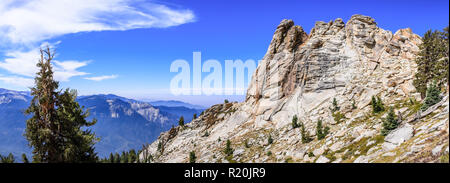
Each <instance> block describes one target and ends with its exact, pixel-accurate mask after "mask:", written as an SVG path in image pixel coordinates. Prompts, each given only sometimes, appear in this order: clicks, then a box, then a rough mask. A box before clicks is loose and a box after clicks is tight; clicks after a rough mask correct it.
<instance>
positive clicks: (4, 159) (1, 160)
mask: <svg viewBox="0 0 450 183" xmlns="http://www.w3.org/2000/svg"><path fill="white" fill-rule="evenodd" d="M15 162H16V159H15V158H14V155H13V154H12V153H9V154H8V156H3V155H1V154H0V163H15Z"/></svg>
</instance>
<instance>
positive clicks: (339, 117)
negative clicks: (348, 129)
mask: <svg viewBox="0 0 450 183" xmlns="http://www.w3.org/2000/svg"><path fill="white" fill-rule="evenodd" d="M331 115H332V116H333V118H334V121H335V122H336V123H337V124H339V123H341V122H342V120H343V119H345V116H344V115H343V114H342V113H341V112H339V111H338V112H336V113H333V114H331Z"/></svg>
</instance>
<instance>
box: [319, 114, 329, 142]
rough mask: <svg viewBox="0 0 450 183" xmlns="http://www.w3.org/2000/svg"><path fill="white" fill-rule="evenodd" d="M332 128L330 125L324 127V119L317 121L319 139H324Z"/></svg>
mask: <svg viewBox="0 0 450 183" xmlns="http://www.w3.org/2000/svg"><path fill="white" fill-rule="evenodd" d="M329 130H330V128H329V127H323V126H322V119H319V120H318V121H317V127H316V135H317V140H322V139H323V138H325V137H326V136H327V135H328V132H329Z"/></svg>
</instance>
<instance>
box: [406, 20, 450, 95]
mask: <svg viewBox="0 0 450 183" xmlns="http://www.w3.org/2000/svg"><path fill="white" fill-rule="evenodd" d="M448 34H449V28H448V26H447V27H446V28H444V31H443V32H441V31H437V30H436V31H431V30H428V31H427V32H426V33H425V34H424V36H423V37H422V44H421V45H419V49H420V51H419V54H418V56H417V58H416V60H415V61H416V63H417V72H416V74H415V78H414V81H413V84H414V86H415V87H416V89H417V91H418V92H419V93H420V94H421V96H422V98H425V97H426V90H427V85H428V84H429V83H431V82H432V81H436V82H437V86H438V87H439V88H441V87H442V86H443V85H444V84H447V86H448V83H449V75H448V72H449V65H448V61H449V56H448V52H449V49H448V48H449V39H448Z"/></svg>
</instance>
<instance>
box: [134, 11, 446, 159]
mask: <svg viewBox="0 0 450 183" xmlns="http://www.w3.org/2000/svg"><path fill="white" fill-rule="evenodd" d="M420 43H421V38H420V37H419V36H418V35H416V34H414V33H413V32H412V31H411V29H409V28H407V29H401V30H398V31H397V32H395V33H394V34H392V32H390V31H387V30H383V29H381V28H379V27H378V26H377V24H376V22H375V21H374V19H373V18H371V17H368V16H363V15H354V16H352V17H351V19H350V20H349V21H348V22H347V23H344V22H343V20H342V19H340V18H338V19H336V20H334V21H330V22H328V23H326V22H321V21H319V22H316V24H315V26H314V28H313V29H312V30H311V31H310V33H309V34H307V33H306V32H305V31H304V30H303V28H302V27H301V26H298V25H294V22H293V21H292V20H283V21H282V22H281V23H280V25H279V26H278V27H277V29H276V31H275V34H274V36H273V39H272V42H271V43H270V45H269V48H268V50H267V53H266V55H265V56H264V58H263V61H262V62H261V63H260V64H259V66H258V68H257V69H256V71H255V73H254V74H253V76H252V80H251V83H250V85H249V88H248V91H247V96H246V100H245V101H244V102H242V103H227V104H219V105H215V106H213V107H211V108H210V109H207V110H206V111H205V112H204V113H203V114H202V115H200V116H199V117H198V118H197V119H195V120H193V122H192V123H189V124H187V125H186V126H185V127H176V128H173V129H171V130H170V131H168V132H165V133H162V134H161V135H160V137H159V138H158V140H156V141H155V142H154V143H152V144H150V145H148V146H147V147H145V148H144V149H143V151H142V153H141V154H140V158H141V160H144V159H145V158H146V157H147V159H151V160H152V162H188V161H189V152H191V151H194V152H195V154H196V156H197V162H439V161H441V159H445V158H447V161H448V144H449V138H448V129H449V120H448V119H449V118H448V114H449V112H448V93H446V94H445V97H444V100H443V101H442V102H441V103H439V104H436V105H435V106H433V107H431V108H430V109H429V111H426V112H423V113H418V107H419V105H420V96H419V94H417V93H415V88H414V86H413V85H412V80H413V77H414V73H415V71H416V64H415V62H414V61H413V59H414V58H415V55H416V54H417V52H418V51H419V48H418V45H419V44H420ZM372 96H379V97H381V99H382V100H383V102H384V105H385V106H386V108H388V106H392V107H394V109H395V111H396V113H397V114H401V119H402V121H401V124H400V126H399V127H398V128H397V129H396V130H394V131H392V132H391V133H390V134H388V135H387V136H386V137H385V136H381V135H380V131H381V128H382V118H384V117H385V116H386V115H387V114H386V113H387V112H383V113H381V114H372V112H371V107H370V105H369V104H370V101H371V97H372ZM333 98H336V100H337V102H338V105H339V106H340V110H339V112H340V113H341V114H342V115H343V116H342V119H337V118H336V119H335V115H332V114H333V112H332V111H331V109H330V107H331V103H332V101H333ZM353 103H354V104H355V107H353V105H352V104H353ZM294 115H296V116H298V119H299V122H302V123H303V124H304V125H305V129H306V130H307V131H308V132H309V134H311V135H312V136H313V137H315V136H314V135H315V133H316V124H317V121H318V120H319V119H322V121H323V123H324V125H325V126H328V127H330V133H329V134H328V135H327V136H326V137H325V138H324V139H322V140H317V138H314V140H313V141H311V142H309V143H302V140H301V139H302V137H301V131H300V128H292V125H291V121H292V118H293V116H294ZM269 137H270V138H272V139H273V142H272V143H269V140H268V139H269ZM226 140H230V141H231V144H232V145H231V147H232V148H233V149H234V153H233V155H232V156H225V154H224V152H223V150H224V148H225V144H226ZM148 157H150V158H148Z"/></svg>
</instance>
